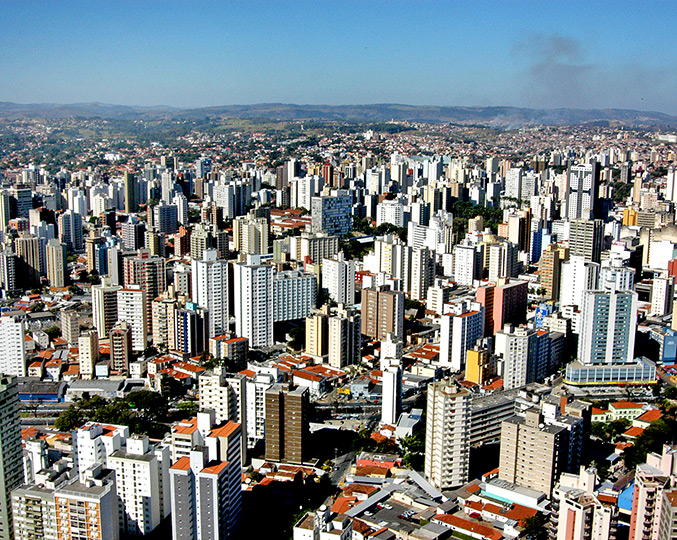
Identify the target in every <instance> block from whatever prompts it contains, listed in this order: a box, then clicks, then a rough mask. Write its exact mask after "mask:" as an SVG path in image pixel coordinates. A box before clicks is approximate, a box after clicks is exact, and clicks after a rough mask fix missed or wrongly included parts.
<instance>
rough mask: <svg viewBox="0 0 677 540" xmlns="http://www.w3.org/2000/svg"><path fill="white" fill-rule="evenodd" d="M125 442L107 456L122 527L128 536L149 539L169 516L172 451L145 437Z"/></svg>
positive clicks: (136, 437) (122, 530)
mask: <svg viewBox="0 0 677 540" xmlns="http://www.w3.org/2000/svg"><path fill="white" fill-rule="evenodd" d="M126 442H127V444H126V447H125V448H121V449H119V450H116V451H115V452H113V453H112V454H111V455H110V456H108V466H109V467H110V468H111V469H113V470H114V471H115V485H116V488H117V495H118V498H119V501H120V512H119V519H120V525H119V527H120V531H121V532H122V533H123V534H125V535H134V536H136V535H146V534H148V533H150V532H151V531H152V530H153V529H155V528H156V527H157V526H158V525H159V524H160V522H161V521H162V519H163V518H164V517H166V516H167V515H168V513H169V507H170V504H169V502H170V501H169V496H168V495H169V494H168V492H169V459H170V458H169V447H168V446H164V447H159V448H155V447H153V446H152V445H151V444H150V441H149V439H148V437H146V436H137V435H133V436H131V437H128V438H127V441H126ZM164 490H166V492H165V493H163V491H164ZM163 503H164V504H163ZM164 505H166V506H167V509H166V510H167V511H166V512H163V510H164V509H163V506H164Z"/></svg>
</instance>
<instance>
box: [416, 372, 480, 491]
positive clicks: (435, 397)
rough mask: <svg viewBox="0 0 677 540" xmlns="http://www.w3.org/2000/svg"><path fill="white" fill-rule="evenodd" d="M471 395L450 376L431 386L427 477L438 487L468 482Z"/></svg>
mask: <svg viewBox="0 0 677 540" xmlns="http://www.w3.org/2000/svg"><path fill="white" fill-rule="evenodd" d="M470 405H471V394H470V392H468V391H467V390H466V389H464V388H462V387H460V386H458V385H457V384H456V383H455V382H453V381H452V380H450V379H444V380H442V381H438V382H434V383H431V384H430V385H429V386H428V405H427V414H426V432H425V477H426V478H427V479H428V481H429V482H430V483H431V484H432V485H433V486H435V487H436V488H437V489H440V490H443V489H449V488H452V487H455V486H460V485H462V484H464V483H465V482H467V481H468V470H469V457H470V450H469V444H468V440H469V435H470Z"/></svg>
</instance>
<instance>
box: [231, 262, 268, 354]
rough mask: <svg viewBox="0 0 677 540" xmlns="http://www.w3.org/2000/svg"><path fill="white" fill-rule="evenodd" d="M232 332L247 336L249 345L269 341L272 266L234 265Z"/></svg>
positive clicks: (256, 345) (264, 344)
mask: <svg viewBox="0 0 677 540" xmlns="http://www.w3.org/2000/svg"><path fill="white" fill-rule="evenodd" d="M233 269H234V280H233V286H234V288H235V302H234V306H235V332H236V333H237V335H238V336H240V337H246V338H248V339H249V344H250V346H251V347H254V348H259V347H269V346H271V345H272V344H273V267H272V266H270V265H267V264H236V265H234V267H233Z"/></svg>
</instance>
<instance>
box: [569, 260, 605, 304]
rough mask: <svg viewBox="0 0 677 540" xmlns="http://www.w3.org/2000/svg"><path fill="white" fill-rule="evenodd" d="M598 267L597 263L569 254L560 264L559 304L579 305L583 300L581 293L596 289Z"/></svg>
mask: <svg viewBox="0 0 677 540" xmlns="http://www.w3.org/2000/svg"><path fill="white" fill-rule="evenodd" d="M599 268H600V267H599V264H597V263H593V262H589V261H586V260H585V258H583V257H580V256H571V257H570V258H569V261H568V262H565V263H564V264H562V278H561V280H560V296H559V298H560V304H561V305H563V306H580V305H581V304H582V302H583V293H584V292H585V291H588V290H593V289H597V285H598V283H599Z"/></svg>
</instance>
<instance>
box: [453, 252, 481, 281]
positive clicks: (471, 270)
mask: <svg viewBox="0 0 677 540" xmlns="http://www.w3.org/2000/svg"><path fill="white" fill-rule="evenodd" d="M478 249H481V248H479V246H473V245H463V244H458V245H456V246H454V280H455V281H456V283H458V284H459V285H468V286H472V284H473V281H474V280H475V278H477V277H478V268H479V266H480V265H479V264H478V258H479V257H478V255H482V253H481V252H479V253H478Z"/></svg>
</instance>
